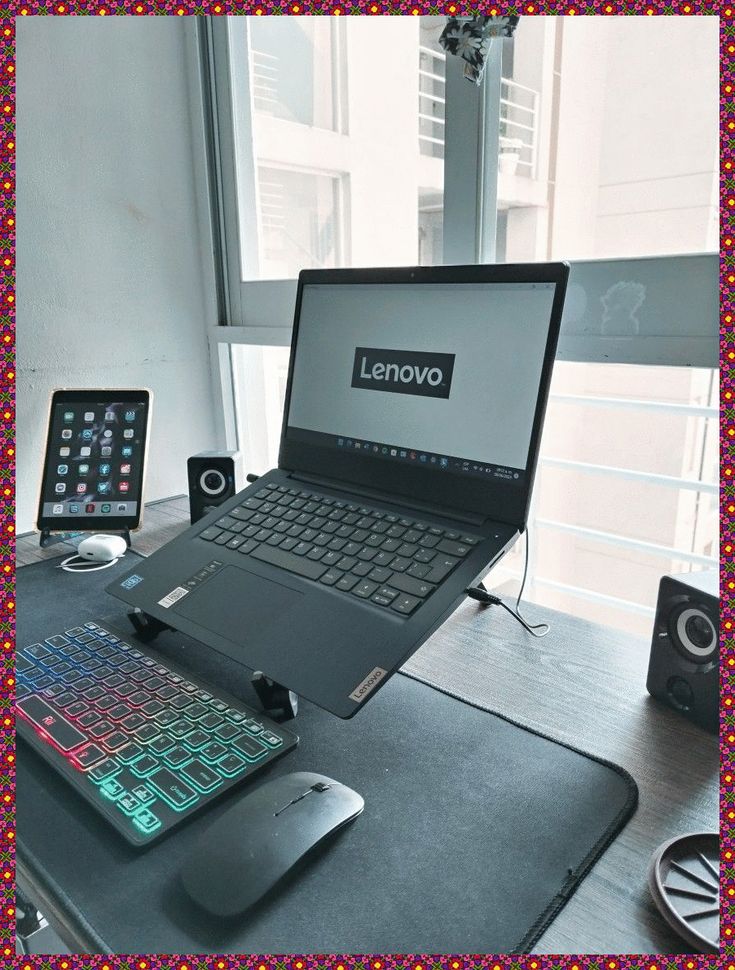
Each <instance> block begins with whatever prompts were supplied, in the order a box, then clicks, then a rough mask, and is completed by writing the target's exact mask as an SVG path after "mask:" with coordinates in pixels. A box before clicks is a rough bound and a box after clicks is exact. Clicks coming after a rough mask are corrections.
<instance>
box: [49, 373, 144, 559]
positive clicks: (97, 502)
mask: <svg viewBox="0 0 735 970" xmlns="http://www.w3.org/2000/svg"><path fill="white" fill-rule="evenodd" d="M151 397H152V395H151V392H150V391H148V390H145V389H141V390H119V389H117V390H114V389H113V390H70V389H63V390H57V391H54V392H53V394H52V397H51V408H50V413H49V423H48V435H47V438H46V455H45V458H44V463H43V475H42V477H41V492H40V496H39V501H38V516H37V519H36V524H37V527H38V529H39V531H40V533H41V546H42V547H45V546H48V545H51V544H52V543H54V542H59V541H63V540H65V539H69V538H71V537H72V536H76V535H79V534H80V533H84V532H117V533H121V534H122V535H123V536H124V537H125V541H126V542H127V544H128V546H129V545H130V532H131V531H132V530H134V529H137V528H139V527H140V523H141V519H142V511H143V479H144V473H145V463H146V449H147V444H148V428H149V422H150V405H151Z"/></svg>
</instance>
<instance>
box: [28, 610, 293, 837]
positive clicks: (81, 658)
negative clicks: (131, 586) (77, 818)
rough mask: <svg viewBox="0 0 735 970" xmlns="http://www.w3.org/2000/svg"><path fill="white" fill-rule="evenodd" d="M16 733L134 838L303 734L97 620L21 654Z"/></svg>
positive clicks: (173, 821)
mask: <svg viewBox="0 0 735 970" xmlns="http://www.w3.org/2000/svg"><path fill="white" fill-rule="evenodd" d="M16 664H17V686H16V701H15V707H16V711H17V713H18V715H19V717H18V718H17V727H18V734H19V735H20V737H22V738H24V739H25V740H26V741H28V742H29V743H30V744H31V745H32V746H33V747H34V748H35V749H36V751H38V752H39V753H40V754H41V755H43V757H44V758H45V759H46V760H47V761H48V762H49V763H50V764H51V765H53V767H54V768H55V769H56V770H57V771H59V772H60V773H61V774H62V775H63V776H64V778H66V780H67V781H69V782H71V784H73V785H74V787H75V788H76V789H77V791H78V792H80V793H81V794H82V795H83V796H84V797H85V798H86V799H87V801H88V802H90V803H91V804H92V805H93V807H94V808H96V809H97V811H98V812H100V813H101V814H102V815H104V817H105V818H106V819H107V820H108V821H109V822H111V823H112V824H113V825H114V826H115V828H116V829H117V830H118V831H119V832H120V833H121V834H122V835H123V836H124V837H125V838H126V839H127V840H128V842H131V843H132V844H133V845H136V846H143V845H148V844H150V843H151V842H153V841H154V840H156V839H158V838H160V837H161V836H162V835H164V834H166V833H167V832H168V831H170V829H172V828H173V827H174V826H175V825H178V824H179V823H180V822H181V821H183V820H184V819H185V818H187V817H188V816H190V815H191V814H193V813H194V812H198V811H199V810H200V809H202V808H203V807H204V806H206V805H207V804H208V803H209V802H211V801H212V800H213V799H215V798H218V797H219V796H220V795H222V794H223V793H224V792H226V791H228V790H229V789H230V788H232V787H233V786H234V785H237V784H240V783H241V782H242V781H244V780H248V779H250V778H252V777H253V775H254V774H255V773H256V772H259V771H260V770H261V769H262V768H264V767H265V766H266V765H268V764H270V763H271V762H272V761H274V760H275V759H276V758H279V757H281V755H283V754H285V753H286V752H287V751H290V750H291V749H292V748H294V747H295V746H296V745H297V744H298V737H297V736H296V735H295V734H293V733H292V732H290V731H287V730H285V729H284V728H283V727H282V726H281V725H280V724H276V723H275V722H273V721H271V720H269V719H268V718H266V717H263V716H262V715H261V714H259V713H256V712H254V711H252V710H251V709H249V708H247V707H246V706H245V705H244V704H242V703H241V702H240V701H238V700H235V699H234V698H233V697H229V696H228V695H226V694H224V693H223V692H221V691H219V690H217V691H215V690H213V689H212V688H211V687H210V686H208V685H206V684H203V683H200V682H199V681H197V680H195V679H194V678H192V677H190V676H189V675H188V674H187V673H185V672H183V671H182V670H181V669H176V668H175V667H174V665H173V664H171V663H169V661H168V660H166V661H165V662H164V661H162V660H161V658H160V657H159V656H157V655H154V654H153V653H151V652H149V651H147V650H145V649H144V648H139V647H137V646H136V647H133V646H131V645H130V644H129V643H127V642H125V641H124V640H123V639H122V636H121V635H118V634H117V633H115V632H113V631H110V630H108V629H106V628H104V627H101V626H100V625H99V624H97V623H92V622H90V623H83V624H81V625H80V626H75V627H73V628H72V629H69V630H66V631H65V632H64V633H59V634H57V635H56V636H52V637H48V639H46V640H44V641H43V643H32V644H30V645H29V646H25V647H23V648H22V649H20V650H18V652H17V655H16Z"/></svg>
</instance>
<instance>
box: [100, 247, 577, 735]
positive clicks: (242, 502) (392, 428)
mask: <svg viewBox="0 0 735 970" xmlns="http://www.w3.org/2000/svg"><path fill="white" fill-rule="evenodd" d="M568 274H569V267H568V266H567V265H566V264H563V263H553V264H531V265H505V266H445V267H416V268H401V269H369V270H360V269H351V270H305V271H304V272H302V273H301V275H300V276H299V282H298V290H297V297H296V315H295V320H294V328H293V340H292V345H291V359H290V365H289V374H288V385H287V390H286V400H285V408H284V419H283V429H282V433H281V445H280V453H279V459H278V467H277V468H275V469H273V470H271V471H269V472H267V474H265V475H262V476H261V477H260V478H259V479H258V480H257V481H256V482H255V483H254V484H253V485H251V486H250V487H249V488H246V489H245V490H243V491H242V492H240V493H239V494H238V495H236V496H234V497H232V498H230V499H228V500H227V501H226V502H224V503H223V504H222V505H221V506H220V507H219V508H218V509H215V510H214V511H212V512H211V513H210V514H209V515H207V516H206V517H205V518H203V519H202V520H200V521H199V522H197V523H196V524H195V525H193V526H192V527H191V528H190V529H188V530H187V531H186V532H185V533H184V534H183V535H181V536H179V537H178V538H176V539H174V540H173V541H172V542H170V543H168V544H167V545H166V546H164V547H163V548H162V549H160V550H159V551H158V552H157V553H155V554H154V555H153V556H151V557H149V558H148V559H147V560H145V561H144V562H142V563H140V564H137V565H136V566H135V568H134V569H132V570H130V571H129V572H128V573H126V574H125V575H124V576H123V577H122V578H121V579H118V580H116V581H115V582H114V583H113V584H112V585H111V586H109V587H108V591H109V592H110V593H113V594H114V595H115V596H117V597H119V598H120V599H122V600H124V601H125V602H126V603H129V604H130V605H131V606H135V607H138V608H140V609H141V610H143V611H144V612H145V613H147V614H148V615H149V616H152V617H154V618H155V619H157V620H160V621H163V622H164V623H166V624H168V625H169V626H171V627H174V628H175V629H177V630H180V631H181V632H183V633H186V634H188V635H190V636H192V637H194V638H195V639H197V640H200V641H202V642H204V643H206V644H208V645H209V646H211V647H213V648H215V649H217V650H219V651H221V652H222V653H224V654H226V655H227V656H228V657H231V658H233V659H234V660H236V661H239V662H240V663H242V664H243V665H245V666H247V667H249V668H250V669H252V670H259V671H262V672H263V673H264V674H266V676H267V677H269V678H272V679H273V680H274V681H276V682H277V683H279V684H282V685H284V686H285V687H288V688H289V689H291V690H293V691H295V692H296V693H297V694H299V695H301V696H302V697H304V698H307V699H309V700H311V701H313V702H314V703H316V704H318V705H320V706H321V707H324V708H326V709H327V710H329V711H332V712H333V713H334V714H337V715H338V716H339V717H343V718H348V717H351V716H352V715H354V714H355V713H356V712H357V711H358V710H359V709H360V708H361V706H362V705H363V704H365V703H366V702H367V701H368V700H369V699H370V698H371V697H373V696H375V693H376V691H377V690H379V689H380V688H381V687H382V686H384V685H385V683H386V681H387V680H388V678H389V677H390V675H391V674H393V673H394V672H395V671H396V670H397V669H398V668H399V667H400V666H401V664H402V663H403V662H404V661H405V660H406V659H407V658H408V657H409V656H410V655H411V654H412V653H413V652H414V651H415V650H416V649H417V647H419V646H420V644H421V643H423V642H424V641H425V640H426V639H427V637H428V636H429V635H430V634H431V633H432V632H433V631H434V630H436V629H437V627H439V626H440V625H441V624H442V623H443V622H444V620H446V619H447V617H448V616H449V615H450V614H451V613H452V612H453V611H454V610H455V609H456V608H457V606H458V605H459V604H460V602H461V601H462V600H463V598H464V595H465V592H464V591H465V590H466V589H467V587H468V586H470V585H473V584H475V583H476V582H477V581H478V580H479V579H481V578H482V577H483V576H484V575H485V574H486V573H487V571H488V570H489V569H490V568H491V566H493V565H494V564H495V563H497V561H498V560H499V559H500V558H501V557H502V556H503V554H504V553H505V552H506V551H507V550H508V549H510V548H511V546H512V545H513V544H514V543H515V541H516V540H517V538H518V537H519V535H520V534H521V532H522V531H523V529H524V527H525V524H526V517H527V512H528V506H529V500H530V495H531V487H532V484H533V478H534V472H535V467H536V459H537V456H538V448H539V439H540V436H541V428H542V423H543V418H544V412H545V408H546V399H547V395H548V389H549V382H550V378H551V370H552V365H553V361H554V355H555V350H556V344H557V338H558V335H559V328H560V323H561V315H562V307H563V302H564V294H565V289H566V283H567V278H568ZM246 458H247V456H246Z"/></svg>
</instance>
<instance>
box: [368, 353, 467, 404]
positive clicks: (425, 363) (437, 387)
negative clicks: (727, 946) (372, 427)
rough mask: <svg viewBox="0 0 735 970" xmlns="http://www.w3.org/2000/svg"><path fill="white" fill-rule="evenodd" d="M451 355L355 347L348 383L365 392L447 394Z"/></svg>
mask: <svg viewBox="0 0 735 970" xmlns="http://www.w3.org/2000/svg"><path fill="white" fill-rule="evenodd" d="M454 357H455V355H454V354H427V353H424V352H423V351H421V350H379V349H377V348H375V347H358V348H357V349H356V350H355V363H354V365H353V368H352V386H353V387H362V388H364V389H365V390H368V391H391V392H392V393H393V394H418V395H420V396H422V397H445V398H446V397H449V391H450V389H451V386H452V371H453V370H454Z"/></svg>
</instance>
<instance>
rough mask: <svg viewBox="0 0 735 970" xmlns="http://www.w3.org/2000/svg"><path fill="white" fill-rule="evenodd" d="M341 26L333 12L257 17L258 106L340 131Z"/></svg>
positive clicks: (253, 31)
mask: <svg viewBox="0 0 735 970" xmlns="http://www.w3.org/2000/svg"><path fill="white" fill-rule="evenodd" d="M337 30H338V24H337V22H336V20H334V19H333V18H331V17H251V18H250V52H251V58H250V65H251V66H250V74H251V83H252V91H253V108H254V109H255V111H256V112H258V113H262V114H265V115H271V116H272V117H274V118H282V119H284V120H285V121H292V122H297V123H298V124H302V125H313V126H314V127H316V128H330V129H332V130H336V129H337V127H338V125H339V121H340V117H339V111H338V107H339V97H340V91H339V89H338V86H337V84H336V74H335V68H336V65H337V56H338V55H337V50H338V48H337V44H338V33H337Z"/></svg>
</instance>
